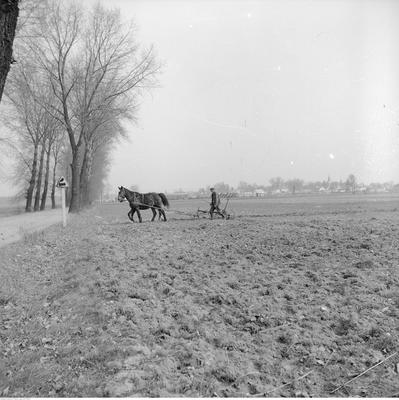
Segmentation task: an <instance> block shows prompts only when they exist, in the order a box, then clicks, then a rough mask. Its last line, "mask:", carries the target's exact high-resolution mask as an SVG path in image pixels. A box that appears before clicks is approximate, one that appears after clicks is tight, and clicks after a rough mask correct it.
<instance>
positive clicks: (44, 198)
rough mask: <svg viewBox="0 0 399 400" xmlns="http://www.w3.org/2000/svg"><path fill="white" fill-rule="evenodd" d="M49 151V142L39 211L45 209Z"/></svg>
mask: <svg viewBox="0 0 399 400" xmlns="http://www.w3.org/2000/svg"><path fill="white" fill-rule="evenodd" d="M50 151H51V142H50V141H49V145H48V148H47V159H46V172H45V175H44V187H43V193H42V202H41V203H40V211H43V210H44V209H45V208H46V199H47V190H48V178H49V175H50Z"/></svg>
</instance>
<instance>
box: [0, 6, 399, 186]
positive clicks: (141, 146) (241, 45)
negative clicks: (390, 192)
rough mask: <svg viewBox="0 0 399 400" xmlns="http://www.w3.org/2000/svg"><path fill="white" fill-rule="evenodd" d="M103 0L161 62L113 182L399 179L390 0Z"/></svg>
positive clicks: (395, 37) (395, 13) (396, 33)
mask: <svg viewBox="0 0 399 400" xmlns="http://www.w3.org/2000/svg"><path fill="white" fill-rule="evenodd" d="M102 3H103V4H104V5H105V6H109V7H118V8H120V9H121V11H122V15H123V17H124V18H126V19H130V18H132V19H134V20H135V22H136V24H137V25H138V36H139V41H140V42H141V43H143V44H144V45H145V46H149V45H150V44H154V46H155V48H156V50H157V53H158V56H159V57H160V58H161V59H162V60H163V62H164V63H165V67H164V72H163V74H162V75H161V76H160V83H161V87H160V88H159V89H156V90H154V91H153V92H152V95H147V96H146V97H145V98H144V99H143V104H142V106H141V109H140V112H139V114H138V118H139V119H138V125H137V126H130V125H128V126H127V129H128V131H129V133H130V140H129V142H123V143H121V144H120V145H119V146H117V148H116V149H115V151H114V153H113V157H112V159H113V162H112V167H111V169H110V174H109V179H108V180H109V183H110V184H111V185H112V186H118V185H124V186H130V185H133V184H136V185H138V186H139V190H140V191H161V190H167V191H171V190H174V189H178V188H182V189H183V190H191V189H197V188H199V187H205V186H207V185H213V184H215V183H216V182H221V181H224V182H225V183H229V184H230V185H233V186H236V185H237V184H238V182H239V181H247V182H249V183H254V182H256V183H258V184H268V182H269V179H270V178H272V177H276V176H280V177H282V178H284V179H290V178H301V179H304V180H306V181H309V180H324V179H327V177H328V176H330V177H331V179H332V180H339V179H342V180H345V179H346V178H347V176H348V175H349V174H350V173H353V174H355V175H356V177H357V178H358V180H359V181H362V182H365V183H369V182H372V181H390V180H393V181H395V182H399V79H398V74H399V24H398V17H399V1H396V0H392V1H384V0H378V1H377V0H374V1H366V0H356V1H355V0H352V1H351V0H345V1H344V0H341V1H338V0H336V1H304V0H292V1H285V0H275V1H239V0H230V1H228V0H224V1H210V0H208V1H206V0H192V1H187V0H184V1H183V0H181V1H167V0H162V1H151V0H145V1H144V0H143V1H140V0H135V1H131V0H102ZM2 187H4V185H3V186H2ZM0 190H1V187H0Z"/></svg>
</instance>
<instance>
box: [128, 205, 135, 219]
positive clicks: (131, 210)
mask: <svg viewBox="0 0 399 400" xmlns="http://www.w3.org/2000/svg"><path fill="white" fill-rule="evenodd" d="M135 211H136V210H134V209H133V208H131V209H130V211H129V212H128V213H127V216H128V217H129V219H130V221H132V222H134V218H133V215H134V212H135Z"/></svg>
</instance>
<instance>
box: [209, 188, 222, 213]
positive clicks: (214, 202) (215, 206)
mask: <svg viewBox="0 0 399 400" xmlns="http://www.w3.org/2000/svg"><path fill="white" fill-rule="evenodd" d="M219 204H220V198H219V196H218V195H217V193H216V192H215V189H214V188H211V209H210V210H209V213H210V214H211V219H213V213H214V211H216V212H217V213H218V214H219V215H220V216H221V217H222V218H224V215H223V213H222V212H221V211H220V208H219Z"/></svg>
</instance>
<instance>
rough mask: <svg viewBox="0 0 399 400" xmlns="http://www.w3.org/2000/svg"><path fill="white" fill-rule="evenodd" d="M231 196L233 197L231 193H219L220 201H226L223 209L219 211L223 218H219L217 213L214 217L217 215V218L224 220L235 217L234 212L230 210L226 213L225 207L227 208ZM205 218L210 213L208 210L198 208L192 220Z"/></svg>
mask: <svg viewBox="0 0 399 400" xmlns="http://www.w3.org/2000/svg"><path fill="white" fill-rule="evenodd" d="M232 196H233V194H232V193H221V194H220V195H219V198H220V199H225V200H226V203H225V205H224V207H223V209H220V213H221V214H222V215H223V217H222V216H220V215H219V214H217V213H215V214H214V215H216V216H217V215H219V217H221V218H224V219H233V218H234V217H235V214H234V212H233V211H232V210H230V211H227V206H228V204H229V201H230V199H231V197H232ZM207 217H210V211H209V210H203V209H201V208H198V209H197V212H196V213H195V214H194V218H198V219H199V218H207Z"/></svg>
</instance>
